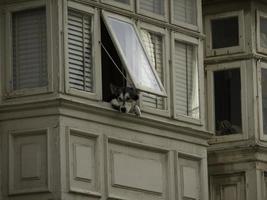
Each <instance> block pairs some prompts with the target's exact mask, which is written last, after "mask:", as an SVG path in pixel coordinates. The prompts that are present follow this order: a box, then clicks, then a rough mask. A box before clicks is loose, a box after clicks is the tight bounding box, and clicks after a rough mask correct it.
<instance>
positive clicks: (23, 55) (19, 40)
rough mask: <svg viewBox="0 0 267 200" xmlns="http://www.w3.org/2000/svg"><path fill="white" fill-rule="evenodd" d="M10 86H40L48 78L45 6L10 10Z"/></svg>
mask: <svg viewBox="0 0 267 200" xmlns="http://www.w3.org/2000/svg"><path fill="white" fill-rule="evenodd" d="M12 42H13V89H14V90H18V89H25V88H34V87H42V86H46V85H47V84H48V82H47V47H46V46H47V45H46V43H47V38H46V11H45V8H38V9H32V10H25V11H19V12H15V13H13V14H12Z"/></svg>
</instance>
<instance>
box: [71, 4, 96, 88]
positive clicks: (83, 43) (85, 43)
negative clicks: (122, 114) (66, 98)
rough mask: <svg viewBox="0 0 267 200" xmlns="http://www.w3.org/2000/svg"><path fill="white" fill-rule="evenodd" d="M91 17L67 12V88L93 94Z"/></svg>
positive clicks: (75, 12) (80, 13)
mask: <svg viewBox="0 0 267 200" xmlns="http://www.w3.org/2000/svg"><path fill="white" fill-rule="evenodd" d="M92 23H93V22H92V15H90V14H85V13H82V12H77V11H74V10H71V9H69V10H68V25H67V26H68V66H69V87H70V88H73V89H76V90H81V91H86V92H94V78H95V77H94V69H93V56H92Z"/></svg>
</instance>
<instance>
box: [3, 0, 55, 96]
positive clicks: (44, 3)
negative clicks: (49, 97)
mask: <svg viewBox="0 0 267 200" xmlns="http://www.w3.org/2000/svg"><path fill="white" fill-rule="evenodd" d="M51 4H52V3H51V1H49V0H38V1H30V2H24V3H21V4H16V5H15V4H14V5H9V6H6V7H5V13H6V15H5V17H6V18H5V29H6V30H5V37H6V38H5V50H6V53H5V56H6V72H5V74H6V77H5V89H6V93H5V96H6V98H13V97H19V96H29V95H35V94H42V93H49V92H53V77H52V71H53V59H52V58H53V55H52V51H51V49H52V48H53V39H52V37H53V36H52V35H51V33H52V32H53V31H52V5H51ZM40 7H45V10H46V27H47V30H46V35H47V49H46V51H47V66H46V67H47V82H48V83H47V85H46V86H43V87H34V88H24V89H18V90H14V89H13V61H12V59H13V53H12V49H13V48H12V13H14V12H18V11H24V10H25V11H27V10H28V9H35V8H40Z"/></svg>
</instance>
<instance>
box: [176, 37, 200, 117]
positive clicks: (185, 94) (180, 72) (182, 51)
mask: <svg viewBox="0 0 267 200" xmlns="http://www.w3.org/2000/svg"><path fill="white" fill-rule="evenodd" d="M194 49H195V47H194V46H193V45H189V44H184V43H181V42H175V52H174V53H175V56H174V63H173V64H174V73H175V74H174V80H175V91H174V97H175V114H176V116H178V115H185V116H190V117H194V118H199V94H198V92H199V91H198V69H197V65H196V64H195V59H196V57H195V53H194Z"/></svg>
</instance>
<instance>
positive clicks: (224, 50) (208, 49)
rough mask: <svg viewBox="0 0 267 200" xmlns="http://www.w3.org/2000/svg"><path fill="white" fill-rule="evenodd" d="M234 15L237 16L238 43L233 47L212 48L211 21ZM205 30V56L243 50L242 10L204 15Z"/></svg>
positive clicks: (243, 25)
mask: <svg viewBox="0 0 267 200" xmlns="http://www.w3.org/2000/svg"><path fill="white" fill-rule="evenodd" d="M235 16H237V17H238V30H239V45H238V46H233V47H224V48H218V49H213V48H212V29H211V21H212V20H217V19H224V18H228V17H235ZM205 30H206V56H219V55H227V54H233V53H241V52H244V51H245V24H244V11H243V10H240V11H233V12H226V13H220V14H215V15H207V16H205Z"/></svg>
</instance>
